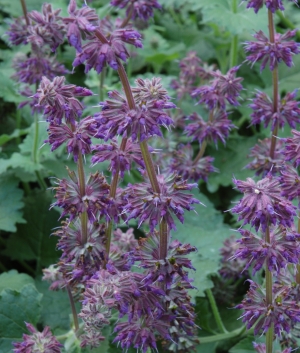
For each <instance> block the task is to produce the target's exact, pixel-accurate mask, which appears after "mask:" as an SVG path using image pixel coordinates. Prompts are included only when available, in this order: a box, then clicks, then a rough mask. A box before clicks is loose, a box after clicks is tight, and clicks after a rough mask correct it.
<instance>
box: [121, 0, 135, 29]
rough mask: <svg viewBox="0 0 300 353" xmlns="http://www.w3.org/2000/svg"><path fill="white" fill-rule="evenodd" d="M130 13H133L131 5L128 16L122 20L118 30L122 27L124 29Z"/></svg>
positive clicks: (129, 18)
mask: <svg viewBox="0 0 300 353" xmlns="http://www.w3.org/2000/svg"><path fill="white" fill-rule="evenodd" d="M132 13H133V4H131V7H130V10H129V12H128V15H127V17H126V18H125V19H124V21H123V22H122V23H121V26H120V28H124V27H126V26H127V25H128V23H129V21H130V20H131V16H132Z"/></svg>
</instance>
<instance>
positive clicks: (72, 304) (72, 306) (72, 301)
mask: <svg viewBox="0 0 300 353" xmlns="http://www.w3.org/2000/svg"><path fill="white" fill-rule="evenodd" d="M67 292H68V296H69V300H70V304H71V310H72V314H73V321H74V327H75V334H76V333H77V331H78V329H79V324H78V316H77V311H76V308H75V303H74V298H73V295H72V292H71V289H70V287H69V285H67Z"/></svg>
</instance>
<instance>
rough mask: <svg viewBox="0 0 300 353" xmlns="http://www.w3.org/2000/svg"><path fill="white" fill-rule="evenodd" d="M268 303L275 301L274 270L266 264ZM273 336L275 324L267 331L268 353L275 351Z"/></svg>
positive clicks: (268, 231)
mask: <svg viewBox="0 0 300 353" xmlns="http://www.w3.org/2000/svg"><path fill="white" fill-rule="evenodd" d="M270 240H271V238H270V228H269V226H268V227H267V229H266V243H270ZM265 270H266V304H267V307H271V306H272V303H273V283H272V272H271V271H269V269H268V266H267V265H266V269H265ZM273 336H274V325H273V324H272V325H271V327H270V328H269V330H268V331H267V333H266V353H272V352H273Z"/></svg>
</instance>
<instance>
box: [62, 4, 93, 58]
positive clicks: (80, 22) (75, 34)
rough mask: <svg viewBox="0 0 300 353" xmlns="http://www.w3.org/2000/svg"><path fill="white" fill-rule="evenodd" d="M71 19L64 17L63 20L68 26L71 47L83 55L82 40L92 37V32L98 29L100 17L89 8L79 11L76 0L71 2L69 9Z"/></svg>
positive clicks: (84, 7) (82, 8) (85, 7)
mask: <svg viewBox="0 0 300 353" xmlns="http://www.w3.org/2000/svg"><path fill="white" fill-rule="evenodd" d="M68 12H69V15H70V16H69V17H64V18H63V19H62V20H63V22H64V23H65V24H66V26H67V28H68V29H67V37H68V41H69V43H70V45H72V46H73V47H75V49H76V50H77V51H78V52H79V53H81V52H82V46H81V38H82V37H83V38H86V37H87V38H88V39H90V38H89V37H91V34H90V33H91V31H92V30H94V29H96V26H97V25H98V21H99V17H98V15H97V14H96V11H95V10H94V9H91V8H90V7H88V6H83V7H81V8H80V9H77V4H76V0H70V4H69V7H68Z"/></svg>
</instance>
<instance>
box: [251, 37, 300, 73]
mask: <svg viewBox="0 0 300 353" xmlns="http://www.w3.org/2000/svg"><path fill="white" fill-rule="evenodd" d="M296 31H297V30H293V31H287V32H286V33H285V34H279V33H276V34H275V43H271V42H270V41H269V38H268V37H267V36H266V35H265V34H264V33H263V32H262V31H259V32H257V33H255V34H254V35H253V37H254V38H256V39H257V41H256V42H246V44H245V50H246V52H249V53H250V55H248V56H247V61H249V62H251V63H252V65H253V64H255V63H256V62H257V61H262V63H261V66H260V70H261V71H262V70H263V69H264V68H265V66H266V65H267V63H268V62H269V65H270V70H271V71H273V70H274V69H275V67H276V66H277V65H278V64H279V63H280V62H282V61H284V63H285V64H286V65H287V66H288V67H291V66H292V65H293V60H292V56H293V54H299V53H300V43H296V42H294V41H286V39H289V38H291V37H294V36H295V34H296Z"/></svg>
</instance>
